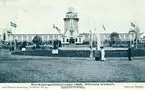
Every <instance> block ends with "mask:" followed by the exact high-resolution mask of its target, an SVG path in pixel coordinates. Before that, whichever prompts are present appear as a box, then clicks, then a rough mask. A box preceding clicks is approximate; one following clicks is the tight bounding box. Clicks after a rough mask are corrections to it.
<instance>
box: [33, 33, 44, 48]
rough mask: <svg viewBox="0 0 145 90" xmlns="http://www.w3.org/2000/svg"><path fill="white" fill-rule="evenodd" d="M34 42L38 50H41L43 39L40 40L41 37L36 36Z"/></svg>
mask: <svg viewBox="0 0 145 90" xmlns="http://www.w3.org/2000/svg"><path fill="white" fill-rule="evenodd" d="M32 42H33V43H34V44H35V45H36V48H40V45H41V44H42V39H41V38H40V36H38V35H36V36H35V37H34V38H33V40H32Z"/></svg>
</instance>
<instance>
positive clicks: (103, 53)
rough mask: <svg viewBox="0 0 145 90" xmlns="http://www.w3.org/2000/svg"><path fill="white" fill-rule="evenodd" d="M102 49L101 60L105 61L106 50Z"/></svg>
mask: <svg viewBox="0 0 145 90" xmlns="http://www.w3.org/2000/svg"><path fill="white" fill-rule="evenodd" d="M100 48H101V60H103V61H105V60H106V59H105V50H104V47H100Z"/></svg>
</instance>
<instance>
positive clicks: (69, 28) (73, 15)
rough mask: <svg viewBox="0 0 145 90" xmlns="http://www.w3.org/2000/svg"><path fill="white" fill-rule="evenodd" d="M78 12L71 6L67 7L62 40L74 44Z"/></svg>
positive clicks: (76, 38)
mask: <svg viewBox="0 0 145 90" xmlns="http://www.w3.org/2000/svg"><path fill="white" fill-rule="evenodd" d="M78 21H79V18H78V14H77V12H75V9H74V8H73V7H70V8H69V9H68V12H67V13H66V16H65V18H64V38H63V41H66V43H68V44H75V43H77V42H78V36H79V31H78Z"/></svg>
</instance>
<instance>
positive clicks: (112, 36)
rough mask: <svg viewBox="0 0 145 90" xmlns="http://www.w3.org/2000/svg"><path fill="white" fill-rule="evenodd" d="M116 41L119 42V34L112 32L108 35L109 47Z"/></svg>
mask: <svg viewBox="0 0 145 90" xmlns="http://www.w3.org/2000/svg"><path fill="white" fill-rule="evenodd" d="M118 40H120V39H119V34H118V33H117V32H112V33H111V34H110V46H112V44H114V43H115V42H116V41H118Z"/></svg>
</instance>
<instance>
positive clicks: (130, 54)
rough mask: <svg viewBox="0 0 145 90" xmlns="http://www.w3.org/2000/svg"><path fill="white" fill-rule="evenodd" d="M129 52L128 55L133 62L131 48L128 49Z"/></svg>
mask: <svg viewBox="0 0 145 90" xmlns="http://www.w3.org/2000/svg"><path fill="white" fill-rule="evenodd" d="M127 51H128V53H127V54H128V55H127V56H128V60H129V61H131V56H132V53H131V47H130V46H129V47H128V50H127Z"/></svg>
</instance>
